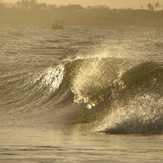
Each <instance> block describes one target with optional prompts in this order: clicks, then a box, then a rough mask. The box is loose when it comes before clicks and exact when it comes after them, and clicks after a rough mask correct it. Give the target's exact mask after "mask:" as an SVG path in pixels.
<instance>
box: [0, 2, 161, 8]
mask: <svg viewBox="0 0 163 163" xmlns="http://www.w3.org/2000/svg"><path fill="white" fill-rule="evenodd" d="M2 1H3V2H10V3H15V2H17V1H18V0H2ZM19 1H21V0H19ZM37 2H39V3H47V4H56V5H58V6H59V5H68V4H80V5H82V6H83V7H86V6H95V5H106V6H109V7H110V8H134V9H136V8H141V6H143V8H147V4H149V3H151V4H156V3H157V2H158V3H160V4H161V5H163V0H37Z"/></svg>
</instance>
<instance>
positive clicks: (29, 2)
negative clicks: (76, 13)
mask: <svg viewBox="0 0 163 163" xmlns="http://www.w3.org/2000/svg"><path fill="white" fill-rule="evenodd" d="M0 7H1V8H2V7H3V8H6V7H5V5H4V4H3V3H2V0H0ZM146 7H147V8H148V10H149V11H161V10H162V11H163V6H161V4H160V3H155V4H151V3H149V4H147V6H146ZM13 8H17V9H22V10H56V9H59V10H82V9H84V8H83V7H82V6H81V5H79V4H69V5H67V6H65V5H61V6H57V5H55V4H50V5H48V4H46V3H38V2H37V0H20V1H17V4H16V6H14V7H13ZM93 8H98V9H106V8H107V9H110V8H109V7H107V6H102V5H101V6H95V7H91V6H89V7H88V9H93ZM143 8H144V7H143V6H141V9H143Z"/></svg>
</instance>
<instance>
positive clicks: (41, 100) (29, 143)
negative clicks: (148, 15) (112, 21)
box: [0, 25, 163, 163]
mask: <svg viewBox="0 0 163 163" xmlns="http://www.w3.org/2000/svg"><path fill="white" fill-rule="evenodd" d="M0 30H1V33H0V162H152V163H153V162H162V161H163V156H162V154H163V136H162V134H163V125H162V124H163V30H162V28H139V27H82V26H67V27H65V29H64V30H52V29H50V27H49V26H41V25H40V26H39V25H35V26H32V25H15V26H13V25H1V26H0Z"/></svg>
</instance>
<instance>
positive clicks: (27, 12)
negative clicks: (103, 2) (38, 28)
mask: <svg viewBox="0 0 163 163" xmlns="http://www.w3.org/2000/svg"><path fill="white" fill-rule="evenodd" d="M147 7H148V8H147ZM146 8H147V9H146V10H145V9H144V7H143V6H140V9H131V8H128V9H110V8H109V7H108V6H88V7H86V8H84V7H82V6H81V5H79V4H69V5H61V6H57V5H55V4H51V5H50V4H49V5H48V4H46V3H38V2H37V0H19V1H18V2H17V3H16V5H14V6H10V7H9V6H8V7H7V6H5V4H4V3H3V2H2V0H0V24H53V23H54V22H55V21H57V20H64V25H87V26H146V27H148V26H155V27H163V9H161V5H160V4H159V3H156V4H155V5H152V4H148V5H147V6H146Z"/></svg>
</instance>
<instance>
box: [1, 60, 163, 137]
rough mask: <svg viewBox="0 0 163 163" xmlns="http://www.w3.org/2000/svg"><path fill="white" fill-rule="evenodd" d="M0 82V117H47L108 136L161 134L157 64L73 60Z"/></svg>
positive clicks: (161, 85)
mask: <svg viewBox="0 0 163 163" xmlns="http://www.w3.org/2000/svg"><path fill="white" fill-rule="evenodd" d="M1 81H2V82H1V84H0V92H1V95H0V96H1V99H2V100H1V102H0V106H1V110H0V112H5V113H10V114H21V113H25V114H31V113H32V114H35V115H37V116H38V115H39V116H48V118H51V119H57V121H62V122H64V123H70V124H83V125H84V124H85V125H87V126H89V127H90V128H91V130H93V131H102V132H108V133H116V134H117V133H124V134H132V133H140V134H142V133H143V134H162V133H163V127H162V123H163V63H162V62H150V61H139V60H136V61H135V60H133V59H126V58H109V57H104V58H98V57H89V58H88V57H86V58H75V59H72V60H64V61H63V63H62V64H60V65H58V66H56V67H49V68H48V69H46V70H44V71H42V72H34V73H24V74H13V75H8V76H7V75H6V76H3V77H1ZM48 118H47V119H48Z"/></svg>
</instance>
